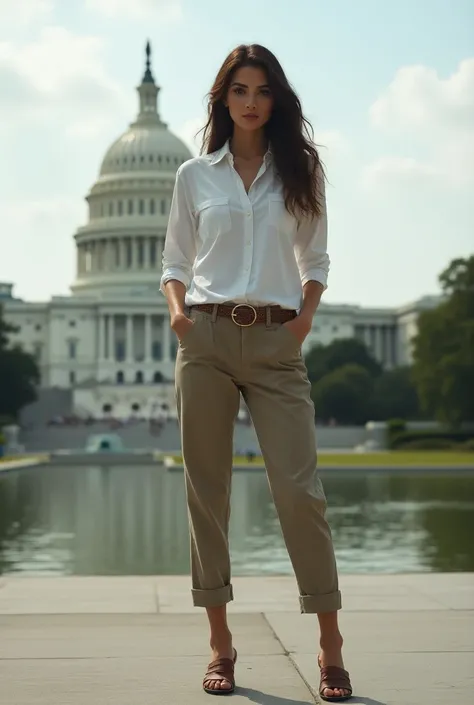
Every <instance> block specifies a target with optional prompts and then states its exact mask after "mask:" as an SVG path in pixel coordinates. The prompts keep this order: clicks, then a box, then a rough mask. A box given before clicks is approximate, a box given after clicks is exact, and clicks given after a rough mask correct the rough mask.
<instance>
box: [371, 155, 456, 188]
mask: <svg viewBox="0 0 474 705" xmlns="http://www.w3.org/2000/svg"><path fill="white" fill-rule="evenodd" d="M441 177H442V173H441V172H440V171H439V170H437V169H436V168H434V167H433V166H430V165H429V164H423V163H421V162H418V161H417V160H416V159H413V158H412V157H381V158H380V159H377V160H376V161H374V162H372V163H371V164H369V165H368V166H367V167H366V168H365V170H364V172H363V177H362V178H363V185H364V186H365V187H366V188H369V189H376V188H377V187H378V186H380V184H383V185H384V186H388V185H389V186H390V187H391V188H393V187H398V186H403V185H409V184H412V185H413V184H416V183H417V182H418V181H419V179H420V178H421V179H423V180H426V179H428V180H430V181H432V182H433V183H435V182H436V181H437V180H439V179H441Z"/></svg>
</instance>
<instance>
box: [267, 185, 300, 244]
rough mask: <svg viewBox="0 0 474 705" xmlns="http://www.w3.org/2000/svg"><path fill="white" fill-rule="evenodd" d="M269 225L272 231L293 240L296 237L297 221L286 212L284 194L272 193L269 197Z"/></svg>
mask: <svg viewBox="0 0 474 705" xmlns="http://www.w3.org/2000/svg"><path fill="white" fill-rule="evenodd" d="M268 223H269V226H270V230H271V231H273V232H277V233H279V234H280V235H284V236H286V237H289V238H291V239H292V238H293V237H294V234H295V231H296V219H295V218H294V216H293V215H291V213H288V211H287V210H286V207H285V199H284V197H283V195H282V194H279V193H270V194H269V195H268Z"/></svg>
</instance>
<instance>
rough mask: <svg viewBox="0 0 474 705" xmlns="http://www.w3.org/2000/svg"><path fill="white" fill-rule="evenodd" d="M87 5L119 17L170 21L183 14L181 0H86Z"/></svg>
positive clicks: (108, 15) (106, 14) (100, 11)
mask: <svg viewBox="0 0 474 705" xmlns="http://www.w3.org/2000/svg"><path fill="white" fill-rule="evenodd" d="M86 7H87V8H88V9H90V10H94V11H96V12H99V13H101V14H103V15H105V16H106V17H113V18H117V19H132V20H146V19H153V20H158V21H160V22H170V21H177V20H180V19H181V18H182V16H183V8H182V4H181V0H86Z"/></svg>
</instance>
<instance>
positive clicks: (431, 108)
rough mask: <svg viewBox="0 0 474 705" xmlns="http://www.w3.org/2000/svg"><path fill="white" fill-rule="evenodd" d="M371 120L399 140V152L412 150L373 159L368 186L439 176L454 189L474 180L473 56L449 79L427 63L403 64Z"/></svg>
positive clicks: (372, 110) (367, 175) (366, 178)
mask: <svg viewBox="0 0 474 705" xmlns="http://www.w3.org/2000/svg"><path fill="white" fill-rule="evenodd" d="M370 119H371V122H372V125H373V126H374V127H375V128H376V129H378V130H380V131H382V132H384V133H385V134H386V135H387V136H391V137H392V138H393V139H395V140H397V139H399V140H400V141H399V143H398V146H399V150H398V151H400V150H403V151H404V152H405V153H406V152H407V150H411V152H412V153H411V154H410V155H409V156H406V157H402V158H401V157H399V156H397V157H383V158H381V159H378V160H377V161H375V162H374V163H372V164H370V165H369V166H368V167H366V168H365V170H364V172H363V176H362V183H363V185H364V186H365V187H368V188H374V187H378V188H383V186H384V184H385V182H386V181H387V180H389V181H391V182H392V185H393V179H394V178H395V179H398V180H399V182H400V183H401V182H402V181H410V182H413V179H414V178H416V177H418V179H419V180H426V179H433V177H436V178H435V180H436V181H437V180H438V179H441V180H444V182H445V185H447V186H448V187H449V188H455V189H456V188H465V187H472V185H473V184H474V158H473V157H474V58H470V59H466V60H464V61H462V62H461V63H460V64H459V66H458V68H457V70H456V71H455V72H454V73H453V74H452V75H451V76H449V77H448V78H445V79H442V78H440V77H439V76H438V74H437V73H436V71H434V70H433V69H431V68H428V67H426V66H411V67H405V68H402V69H400V70H399V71H398V72H397V74H396V76H395V78H394V80H393V82H392V83H391V84H390V86H388V88H387V89H386V90H385V91H384V93H383V94H382V95H381V96H379V98H378V99H377V100H376V102H375V103H374V104H373V105H372V107H371V108H370ZM413 152H414V153H415V154H413ZM420 153H421V154H423V156H422V157H420V156H419V154H420Z"/></svg>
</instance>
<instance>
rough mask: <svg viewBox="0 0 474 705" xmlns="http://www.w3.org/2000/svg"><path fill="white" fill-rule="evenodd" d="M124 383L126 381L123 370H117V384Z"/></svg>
mask: <svg viewBox="0 0 474 705" xmlns="http://www.w3.org/2000/svg"><path fill="white" fill-rule="evenodd" d="M123 383H124V376H123V372H117V384H123Z"/></svg>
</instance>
